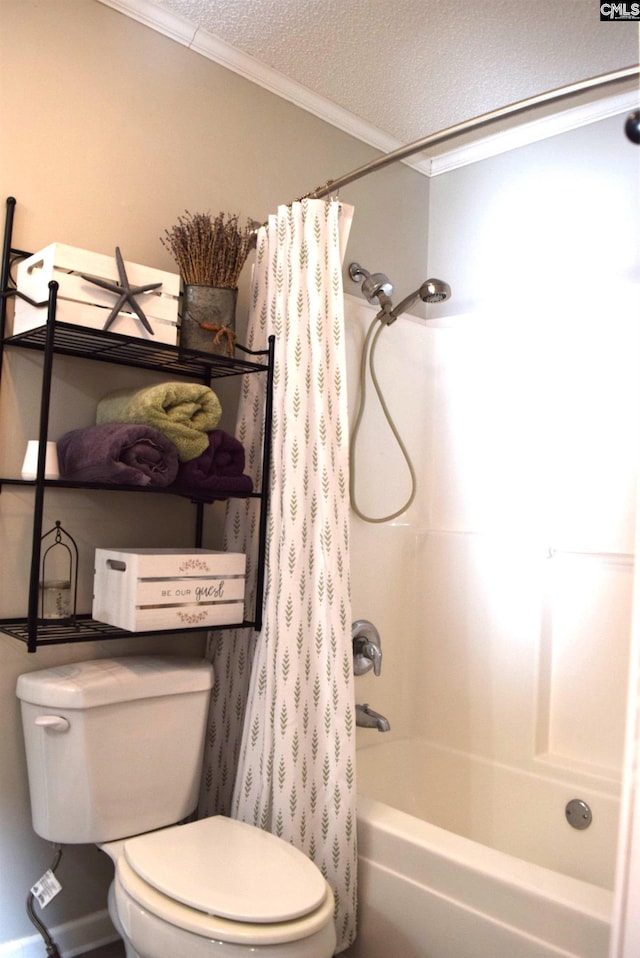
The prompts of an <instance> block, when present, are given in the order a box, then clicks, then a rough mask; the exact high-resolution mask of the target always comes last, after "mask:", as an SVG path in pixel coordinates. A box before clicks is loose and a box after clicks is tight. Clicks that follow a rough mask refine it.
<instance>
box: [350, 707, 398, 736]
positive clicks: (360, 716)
mask: <svg viewBox="0 0 640 958" xmlns="http://www.w3.org/2000/svg"><path fill="white" fill-rule="evenodd" d="M356 725H357V726H358V728H377V729H378V731H379V732H388V731H389V729H390V728H391V725H390V724H389V719H386V718H385V717H384V715H380V713H379V712H374V711H373V709H370V708H369V706H368V705H356Z"/></svg>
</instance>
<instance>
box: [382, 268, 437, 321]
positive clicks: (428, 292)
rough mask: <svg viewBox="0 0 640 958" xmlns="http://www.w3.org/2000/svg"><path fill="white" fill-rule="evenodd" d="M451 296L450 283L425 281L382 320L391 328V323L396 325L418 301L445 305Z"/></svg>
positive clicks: (434, 280) (433, 280)
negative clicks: (399, 317)
mask: <svg viewBox="0 0 640 958" xmlns="http://www.w3.org/2000/svg"><path fill="white" fill-rule="evenodd" d="M450 296H451V287H450V286H449V284H448V283H445V282H444V281H443V280H441V279H425V281H424V283H423V284H422V286H421V287H420V289H417V290H416V291H415V293H410V294H409V296H406V297H405V298H404V299H403V300H402V302H401V303H398V305H397V306H395V307H394V308H393V309H392V310H391V311H390V312H386V314H385V315H384V316H382V315H381V316H380V320H381V322H383V323H386V325H387V326H389V325H390V324H391V323H395V321H396V319H397V318H398V316H401V315H402V313H404V312H406V310H408V309H409V307H410V306H413V304H414V303H415V301H416V300H417V299H421V300H422V302H423V303H443V302H444V301H445V299H449V297H450Z"/></svg>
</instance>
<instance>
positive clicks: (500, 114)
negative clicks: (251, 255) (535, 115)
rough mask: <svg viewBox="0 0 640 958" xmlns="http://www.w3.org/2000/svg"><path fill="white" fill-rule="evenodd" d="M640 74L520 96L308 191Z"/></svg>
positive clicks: (319, 191) (325, 192) (326, 190)
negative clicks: (534, 108) (498, 122)
mask: <svg viewBox="0 0 640 958" xmlns="http://www.w3.org/2000/svg"><path fill="white" fill-rule="evenodd" d="M639 74H640V66H633V67H625V68H624V69H622V70H616V71H615V72H614V73H603V74H601V75H600V76H596V77H590V78H589V79H587V80H579V81H578V82H577V83H571V84H569V85H568V86H563V87H557V88H556V89H555V90H548V91H547V92H546V93H539V94H538V95H537V96H532V97H529V98H528V99H527V100H518V102H517V103H511V104H509V105H508V106H503V107H500V108H499V109H497V110H492V111H491V112H490V113H483V114H481V115H480V116H477V117H474V118H473V119H471V120H465V121H464V122H463V123H457V124H456V125H455V126H450V127H447V129H446V130H440V132H439V133H432V134H431V135H430V136H425V137H423V138H422V139H420V140H415V141H414V142H413V143H409V144H407V145H406V146H401V147H399V148H398V149H397V150H393V151H392V152H391V153H385V154H384V155H383V156H379V157H378V158H377V159H375V160H371V161H370V162H369V163H365V165H364V166H360V167H358V169H356V170H353V171H352V172H351V173H346V174H345V175H344V176H339V177H338V178H337V179H335V180H327V182H326V183H325V184H323V185H322V186H318V187H317V188H316V189H315V190H312V191H311V192H310V193H307V194H305V195H306V197H308V198H312V199H322V197H324V196H329V194H331V193H335V192H336V191H337V190H339V189H340V188H341V187H343V186H347V185H348V184H349V183H353V182H354V181H355V180H359V179H361V178H362V177H363V176H368V174H369V173H375V172H376V171H377V170H381V169H383V168H384V167H385V166H390V165H391V164H392V163H398V162H399V161H400V160H406V159H407V157H409V156H413V155H414V153H420V152H421V151H422V150H426V149H427V148H428V147H430V146H436V145H437V144H439V143H445V142H446V141H447V140H452V139H453V138H454V137H456V136H460V135H461V134H462V133H468V132H470V131H471V130H477V129H479V128H480V127H482V126H487V125H488V124H489V123H493V122H494V121H495V120H501V119H503V118H504V117H507V116H514V115H515V114H517V113H524V112H525V111H526V110H531V109H533V107H536V106H540V105H541V104H543V103H553V102H554V101H555V100H561V99H564V98H565V97H569V96H573V95H575V94H576V93H583V92H584V91H585V90H589V89H591V88H593V87H596V88H597V87H601V86H607V85H609V84H611V83H618V82H620V81H621V80H628V79H630V78H631V77H634V76H638V75H639Z"/></svg>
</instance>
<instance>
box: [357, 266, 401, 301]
mask: <svg viewBox="0 0 640 958" xmlns="http://www.w3.org/2000/svg"><path fill="white" fill-rule="evenodd" d="M349 276H350V277H351V279H352V280H353V281H354V283H359V282H360V280H363V281H364V282H363V283H362V286H361V287H360V289H361V290H362V295H363V296H364V297H365V298H366V299H368V300H369V302H370V303H372V304H373V303H375V301H376V299H377V300H378V302H380V304H381V305H384V304H383V300H382V298H381V296H382V297H388V296H391V294H392V293H393V283H391V282H390V281H389V277H388V276H385V274H384V273H370V272H369V271H368V270H366V269H365V268H364V267H363V266H360V264H359V263H351V265H350V266H349Z"/></svg>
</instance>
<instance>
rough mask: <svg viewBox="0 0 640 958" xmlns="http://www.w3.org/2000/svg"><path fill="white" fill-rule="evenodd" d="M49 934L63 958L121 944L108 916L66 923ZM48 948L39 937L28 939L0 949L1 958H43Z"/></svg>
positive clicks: (102, 914) (103, 913)
mask: <svg viewBox="0 0 640 958" xmlns="http://www.w3.org/2000/svg"><path fill="white" fill-rule="evenodd" d="M49 934H50V935H51V937H52V938H53V940H54V941H55V943H56V945H57V946H58V948H59V949H60V952H61V954H63V955H64V958H76V956H77V955H82V954H84V953H85V952H86V951H92V950H93V949H94V948H100V947H101V946H102V945H108V944H110V942H112V941H117V940H118V934H117V932H116V930H115V928H114V927H113V925H112V923H111V919H110V918H109V912H108V911H107V909H106V908H105V909H104V911H96V912H93V914H91V915H85V916H84V917H83V918H76V919H75V920H74V921H67V922H64V923H63V924H62V925H58V926H57V927H54V928H50V929H49ZM44 952H45V945H44V942H43V940H42V937H41V936H40V935H38V934H35V935H29V936H28V937H27V938H16V939H15V940H14V941H8V942H6V943H5V944H4V945H0V958H42V956H43V954H44Z"/></svg>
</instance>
